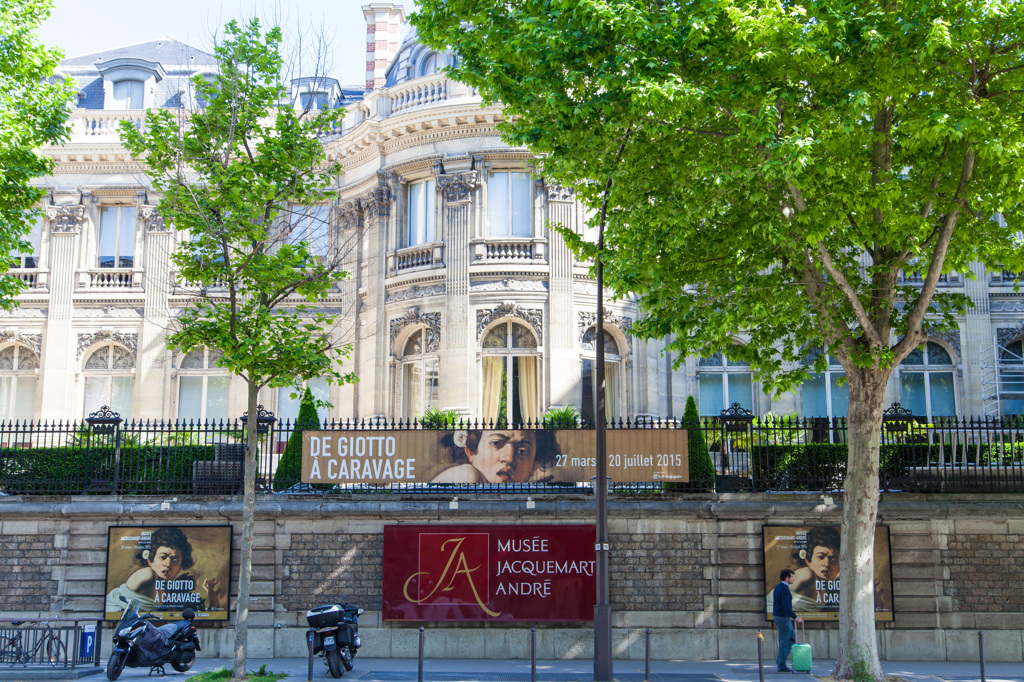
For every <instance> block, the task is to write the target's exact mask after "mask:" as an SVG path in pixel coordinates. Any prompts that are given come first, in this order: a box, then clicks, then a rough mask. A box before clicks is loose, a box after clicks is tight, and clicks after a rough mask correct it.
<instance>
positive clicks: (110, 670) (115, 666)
mask: <svg viewBox="0 0 1024 682" xmlns="http://www.w3.org/2000/svg"><path fill="white" fill-rule="evenodd" d="M127 662H128V652H127V651H123V652H120V653H118V652H117V651H114V652H111V654H110V658H108V659H107V679H108V680H110V681H111V682H114V680H116V679H117V678H119V677H120V676H121V671H122V670H124V664H125V663H127Z"/></svg>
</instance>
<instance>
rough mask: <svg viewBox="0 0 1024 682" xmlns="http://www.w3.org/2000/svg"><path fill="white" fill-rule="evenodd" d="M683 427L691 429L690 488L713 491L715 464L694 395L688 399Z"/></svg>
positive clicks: (689, 438)
mask: <svg viewBox="0 0 1024 682" xmlns="http://www.w3.org/2000/svg"><path fill="white" fill-rule="evenodd" d="M682 426H683V428H684V429H689V432H688V433H687V442H688V444H689V448H690V487H691V488H699V489H701V490H713V489H714V483H715V462H714V460H712V459H711V453H710V452H708V442H707V440H706V439H705V438H704V429H702V428H701V423H700V416H699V415H698V414H697V401H696V400H694V399H693V396H692V395H691V396H688V397H687V398H686V407H685V408H683V423H682Z"/></svg>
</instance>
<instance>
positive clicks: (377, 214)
mask: <svg viewBox="0 0 1024 682" xmlns="http://www.w3.org/2000/svg"><path fill="white" fill-rule="evenodd" d="M359 208H360V209H362V211H363V217H364V218H365V219H366V222H367V223H372V222H376V220H377V219H378V218H387V217H388V216H390V215H391V188H390V187H386V186H385V187H378V188H377V189H375V190H372V191H371V192H370V193H369V194H367V195H366V196H365V197H363V198H361V199H360V200H359Z"/></svg>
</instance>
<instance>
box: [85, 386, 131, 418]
mask: <svg viewBox="0 0 1024 682" xmlns="http://www.w3.org/2000/svg"><path fill="white" fill-rule="evenodd" d="M134 383H135V380H134V378H133V377H116V376H102V375H101V376H91V377H86V378H85V416H86V417H88V416H89V415H90V414H92V413H93V412H95V411H97V410H99V409H100V408H101V407H103V406H104V405H107V406H109V407H110V409H111V410H113V411H114V412H117V413H118V414H119V415H121V418H122V419H124V420H125V421H128V420H130V419H131V418H132V389H133V386H134Z"/></svg>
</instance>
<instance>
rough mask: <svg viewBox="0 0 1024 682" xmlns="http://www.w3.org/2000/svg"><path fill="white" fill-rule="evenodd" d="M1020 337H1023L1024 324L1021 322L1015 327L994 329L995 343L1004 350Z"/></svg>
mask: <svg viewBox="0 0 1024 682" xmlns="http://www.w3.org/2000/svg"><path fill="white" fill-rule="evenodd" d="M1022 336H1024V322H1021V323H1020V324H1019V325H1017V326H1016V327H1003V328H1000V329H996V343H998V344H999V345H1000V346H1003V347H1004V348H1005V347H1006V346H1008V345H1009V344H1011V343H1013V342H1014V341H1016V340H1017V339H1019V338H1021V337H1022Z"/></svg>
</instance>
